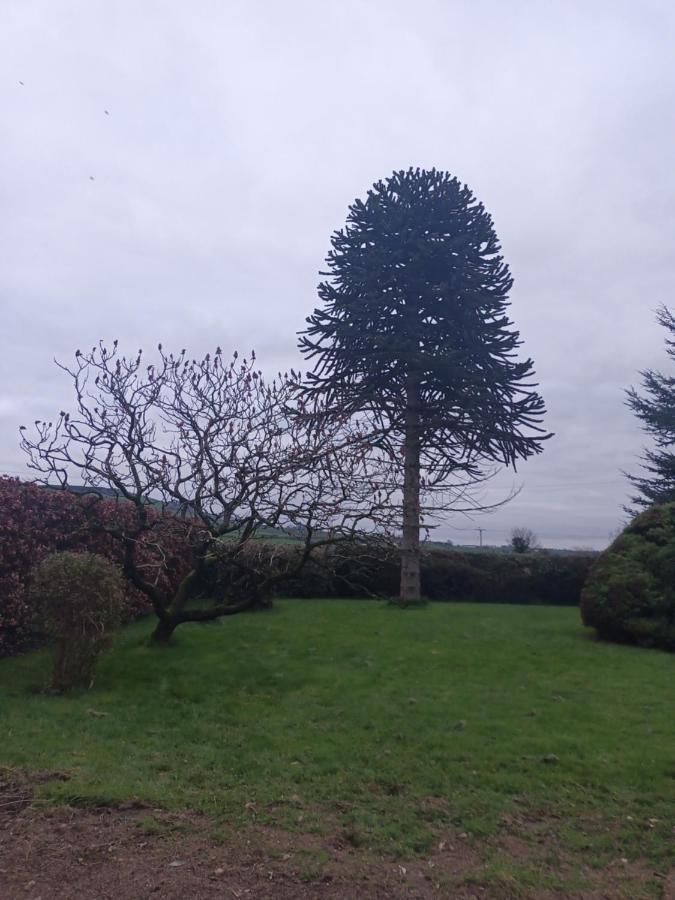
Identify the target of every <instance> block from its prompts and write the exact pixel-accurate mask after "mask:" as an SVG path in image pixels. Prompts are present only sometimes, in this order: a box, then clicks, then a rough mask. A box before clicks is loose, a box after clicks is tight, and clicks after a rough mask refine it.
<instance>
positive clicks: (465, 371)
mask: <svg viewBox="0 0 675 900" xmlns="http://www.w3.org/2000/svg"><path fill="white" fill-rule="evenodd" d="M331 243H332V250H331V251H330V252H329V254H328V257H327V260H326V262H327V264H328V271H326V272H322V273H321V274H322V275H325V276H327V280H325V281H323V282H322V283H321V284H320V285H319V298H320V299H321V300H322V301H323V306H322V307H321V308H318V309H315V311H314V313H313V315H311V316H310V317H309V318H308V319H307V328H306V330H305V331H304V332H303V333H302V335H301V338H300V348H301V351H302V352H303V354H304V355H305V357H306V358H307V359H309V360H313V361H314V368H313V371H312V372H311V373H309V374H308V378H307V382H306V394H307V395H308V397H310V398H312V399H313V400H314V401H315V402H316V404H317V407H316V408H317V409H319V410H320V411H321V414H322V415H327V416H331V415H337V416H349V415H352V414H355V413H358V412H364V411H366V412H368V413H371V414H373V415H375V416H376V417H377V418H378V420H379V422H380V424H381V426H382V428H383V429H385V431H386V435H387V437H386V440H385V441H384V442H383V444H384V445H386V449H387V450H388V452H390V453H395V452H396V453H399V454H400V457H399V458H400V459H401V463H402V469H403V471H402V490H403V506H402V519H401V531H402V542H401V549H402V554H401V557H402V562H401V602H402V604H404V605H405V604H408V603H410V602H413V601H416V600H418V599H419V597H420V593H421V590H420V513H421V509H420V479H421V475H422V473H423V474H424V477H425V484H426V487H427V488H428V487H429V486H430V485H432V486H434V487H436V488H437V489H439V488H442V487H443V485H444V484H447V483H448V481H449V480H451V479H452V478H455V477H457V475H458V474H459V473H462V475H463V476H464V477H468V478H469V479H475V480H479V479H482V478H484V477H485V473H486V466H488V465H493V464H494V463H502V464H505V465H513V466H515V463H516V461H517V460H518V459H525V458H526V457H528V456H530V455H531V454H533V453H538V452H539V451H540V450H541V448H542V444H541V442H542V440H543V438H544V437H545V435H544V433H543V429H542V428H541V427H540V426H541V422H542V416H543V413H544V403H543V400H542V398H541V397H540V396H539V394H538V393H536V392H535V391H533V390H532V388H533V387H535V385H533V384H532V383H531V382H530V379H531V376H532V374H533V367H532V361H531V360H530V359H527V360H525V361H524V362H520V361H518V360H517V359H516V348H517V347H518V346H519V345H520V343H521V341H520V338H519V334H518V332H517V331H515V330H513V329H512V328H511V327H510V326H511V322H510V321H509V319H508V318H507V316H506V313H505V310H506V308H507V306H508V305H509V301H508V293H509V290H510V289H511V286H512V283H513V282H512V278H511V275H510V272H509V269H508V266H507V265H506V263H505V262H504V260H503V258H502V256H501V254H500V249H501V248H500V245H499V242H498V239H497V236H496V234H495V231H494V228H493V224H492V218H491V217H490V216H489V215H488V213H487V212H486V210H485V208H484V207H483V205H482V204H481V203H479V202H478V201H477V200H476V199H475V197H474V196H473V194H472V192H471V191H470V190H469V188H468V187H466V186H465V185H462V184H461V183H460V182H459V181H458V180H457V178H454V177H452V176H451V175H449V174H448V173H447V172H441V171H437V170H435V169H431V170H421V169H412V168H411V169H408V170H407V171H399V172H395V173H394V174H393V175H392V176H391V177H390V178H388V179H387V180H386V181H378V182H377V183H376V184H375V185H373V188H372V189H371V190H370V191H369V192H368V196H367V199H366V200H365V201H362V200H355V201H354V203H353V204H352V205H351V206H350V207H349V214H348V217H347V224H346V227H345V228H344V229H342V230H340V231H337V232H335V233H334V234H333V236H332V240H331Z"/></svg>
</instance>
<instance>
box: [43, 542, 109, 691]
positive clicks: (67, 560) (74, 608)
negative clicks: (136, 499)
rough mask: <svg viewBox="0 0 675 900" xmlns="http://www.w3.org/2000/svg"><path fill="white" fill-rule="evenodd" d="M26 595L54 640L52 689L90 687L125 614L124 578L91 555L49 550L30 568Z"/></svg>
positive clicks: (103, 560) (104, 561) (44, 627)
mask: <svg viewBox="0 0 675 900" xmlns="http://www.w3.org/2000/svg"><path fill="white" fill-rule="evenodd" d="M31 596H32V599H33V602H34V604H35V610H36V617H37V619H38V623H39V625H40V627H41V628H42V629H43V630H44V631H45V632H46V633H47V634H48V635H49V636H50V637H51V638H53V640H54V645H55V647H54V668H53V671H52V681H51V688H52V689H53V690H55V691H67V690H70V689H71V688H74V687H89V686H90V685H91V683H92V680H93V675H94V668H95V666H96V662H97V660H98V658H99V656H100V655H101V653H102V652H103V651H104V650H105V649H106V648H107V647H108V646H109V645H110V641H111V632H112V630H113V629H114V628H116V627H118V626H119V624H120V622H121V620H122V615H123V612H124V606H125V598H124V579H123V578H122V575H121V573H120V571H119V569H118V568H117V567H116V566H115V565H114V564H113V563H111V562H110V561H109V560H107V559H106V558H105V557H103V556H98V555H97V554H95V553H70V552H64V553H54V554H53V555H52V556H48V557H47V558H46V559H44V560H43V561H42V562H41V563H40V564H39V565H38V566H37V568H36V569H35V572H34V576H33V581H32V586H31Z"/></svg>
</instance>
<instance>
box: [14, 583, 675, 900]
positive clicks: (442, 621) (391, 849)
mask: <svg viewBox="0 0 675 900" xmlns="http://www.w3.org/2000/svg"><path fill="white" fill-rule="evenodd" d="M151 627H152V622H150V621H145V622H140V623H137V624H136V625H135V626H133V627H131V628H129V629H128V630H126V631H125V632H124V634H122V635H121V636H120V637H119V639H118V640H117V643H116V646H115V648H114V650H113V651H112V652H111V653H110V654H109V656H108V657H107V658H106V659H105V661H104V662H103V663H102V664H101V666H100V669H99V674H98V677H97V680H96V684H95V686H94V687H93V689H92V690H91V691H89V692H87V693H85V694H80V695H78V696H75V697H72V698H61V697H51V696H46V695H44V694H42V693H40V689H41V687H42V685H44V683H45V681H46V679H47V673H48V666H49V658H48V655H47V654H46V653H45V652H39V653H35V654H32V655H29V656H26V657H21V658H17V659H8V660H3V661H1V662H0V717H1V720H2V742H1V744H0V766H8V767H15V768H20V769H24V770H29V771H30V770H50V771H54V770H58V771H59V772H61V773H65V774H67V775H69V776H70V777H69V780H51V781H47V782H46V783H45V784H44V785H42V787H41V788H40V790H41V796H42V797H45V798H55V799H58V800H60V801H67V802H70V803H77V804H96V803H103V804H111V803H118V802H123V801H128V800H130V799H136V800H139V801H143V802H147V803H148V804H150V806H151V807H158V808H160V807H161V808H164V809H169V810H178V809H192V810H198V811H201V812H204V813H207V814H208V815H209V816H212V817H213V819H214V822H215V823H216V824H217V823H218V822H228V823H232V822H234V823H236V824H237V825H239V826H241V827H249V826H254V825H255V826H256V827H258V826H260V825H261V824H268V825H276V826H281V827H283V828H286V829H291V830H293V831H303V832H308V831H311V832H316V833H318V834H322V833H323V834H328V833H334V834H337V835H339V836H340V839H341V840H342V841H343V842H345V841H346V842H347V843H349V844H351V845H352V846H354V847H355V848H359V850H360V851H364V852H377V853H380V854H386V855H389V856H391V857H408V856H414V855H415V854H424V853H427V852H428V851H429V848H430V847H432V846H435V845H436V844H437V843H438V841H439V840H441V839H442V838H443V837H444V836H447V835H452V836H454V837H455V838H457V836H458V835H459V836H461V840H463V841H467V842H469V843H470V844H471V845H472V846H474V847H475V848H476V849H477V852H479V854H480V856H481V859H482V864H481V868H480V874H476V875H475V876H471V877H472V878H473V879H474V882H475V881H476V880H478V881H480V880H481V879H482V880H483V881H484V883H486V884H489V883H491V881H492V882H494V883H499V884H509V885H511V887H512V888H513V890H514V891H515V892H516V893H515V894H514V896H519V894H518V893H517V891H519V890H523V891H525V890H527V889H528V886H529V887H531V886H532V885H533V884H541V883H542V881H541V879H542V878H545V879H547V881H546V884H547V885H548V886H549V887H550V888H551V889H552V890H553V889H557V890H563V889H568V888H569V889H571V888H572V887H574V888H575V889H578V890H582V889H583V885H584V883H585V882H584V878H590V877H591V876H590V875H589V873H588V871H587V869H588V867H590V869H591V870H592V869H596V870H598V871H600V870H604V869H607V871H610V870H611V867H612V866H614V865H618V864H619V862H618V861H619V860H624V863H623V865H626V864H628V865H632V864H633V863H635V864H639V865H640V866H641V867H642V868H641V870H640V871H641V872H646V873H647V874H646V875H644V874H641V875H640V879H639V885H638V887H636V886H635V885H632V886H631V887H630V889H631V891H632V894H631V895H632V896H643V895H644V896H660V894H659V890H660V889H661V887H660V886H661V885H662V884H663V881H662V879H663V873H664V871H666V870H667V868H668V866H669V865H670V864H671V863H670V862H669V860H668V853H669V849H672V840H673V830H672V829H673V826H674V825H675V821H673V803H674V801H675V793H674V790H673V787H674V783H675V782H674V780H673V779H674V777H675V760H674V757H673V750H674V745H675V729H674V725H673V710H674V709H675V677H674V675H675V672H674V667H673V658H672V657H670V656H668V655H666V654H664V653H660V652H657V651H647V650H639V649H634V648H631V647H621V646H613V645H607V644H599V643H596V642H595V641H594V640H592V638H591V636H590V635H589V633H588V632H587V631H585V630H584V629H583V628H582V627H581V625H580V624H579V613H578V610H575V609H567V608H550V607H532V606H527V607H521V606H508V607H505V606H492V605H469V604H432V605H430V606H428V607H426V608H424V609H417V610H410V611H401V610H398V609H395V608H391V607H388V606H386V605H384V604H381V603H376V602H366V601H282V602H279V603H278V604H277V606H276V608H275V609H274V610H272V611H271V612H266V613H256V614H248V615H241V616H236V617H232V618H229V619H226V620H223V621H222V622H221V623H218V624H210V625H201V626H199V625H188V626H182V627H181V628H180V629H179V631H178V632H177V633H176V636H175V645H174V646H171V647H169V648H159V649H158V648H150V647H149V646H147V644H146V638H147V635H148V633H149V631H150V629H151ZM505 835H510V836H511V837H512V838H513V839H517V840H518V841H520V842H521V843H524V844H525V845H526V846H530V847H531V848H532V854H531V855H529V856H528V855H527V854H526V855H525V856H523V857H522V858H519V860H518V861H516V860H515V858H514V856H513V855H512V854H511V853H510V851H509V845H508V841H507V842H505V840H504V836H505ZM542 853H543V854H545V857H546V863H545V865H544V861H543V859H544V857H543V856H542ZM608 867H609V868H608ZM544 870H545V873H546V874H545V875H543V874H542V872H544ZM584 872H585V873H586V874H584ZM653 872H656V873H657V874H656V875H653V876H652V874H650V873H653ZM448 877H449V876H448ZM463 877H465V876H463ZM627 884H629V882H627ZM629 886H630V884H629ZM636 891H637V893H636ZM505 896H510V894H508V895H506V894H505ZM612 896H614V895H612Z"/></svg>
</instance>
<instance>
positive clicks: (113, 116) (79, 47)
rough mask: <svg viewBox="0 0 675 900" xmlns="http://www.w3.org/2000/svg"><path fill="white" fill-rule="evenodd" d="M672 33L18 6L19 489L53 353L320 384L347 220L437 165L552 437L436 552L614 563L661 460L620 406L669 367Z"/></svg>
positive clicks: (500, 16)
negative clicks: (662, 318) (522, 549)
mask: <svg viewBox="0 0 675 900" xmlns="http://www.w3.org/2000/svg"><path fill="white" fill-rule="evenodd" d="M674 32H675V11H674V10H673V7H672V4H670V3H668V2H665V0H663V2H657V0H650V2H642V3H640V4H635V3H628V2H619V3H617V2H610V0H600V2H596V3H593V4H587V3H585V2H581V0H576V2H569V3H547V4H544V3H542V4H535V5H533V4H532V3H529V2H525V0H520V2H513V3H509V4H503V3H499V2H496V0H493V2H486V3H483V4H479V5H477V4H468V3H454V2H453V3H449V2H446V0H419V2H418V3H416V4H414V5H411V4H409V3H407V2H403V0H395V2H385V0H373V2H371V3H367V4H366V3H362V2H357V0H351V2H350V0H344V2H342V3H340V4H334V3H321V4H319V3H312V2H300V0H289V2H286V3H284V4H273V3H269V2H263V0H257V2H255V0H253V2H251V0H247V2H244V0H232V2H228V3H220V2H215V0H212V2H209V0H201V2H197V3H194V4H191V5H190V6H189V7H188V6H186V5H185V4H183V3H178V2H173V0H167V2H164V3H162V4H154V3H147V4H140V5H139V4H133V3H131V2H129V0H120V2H118V3H115V4H109V3H107V2H104V0H98V2H92V0H87V2H85V0H70V2H68V0H35V2H32V3H30V4H27V3H25V2H22V0H5V3H4V4H3V7H2V10H1V11H0V107H1V109H2V116H1V117H0V130H1V133H0V171H1V172H2V173H3V174H2V182H1V184H0V202H1V203H2V208H3V213H4V215H3V218H2V220H1V221H0V302H1V303H2V310H3V324H4V329H3V339H2V352H1V353H0V387H1V393H0V428H1V431H0V468H2V469H5V470H9V471H20V470H21V468H22V467H23V465H24V462H23V459H22V457H21V455H20V453H19V451H18V449H17V437H16V429H17V427H18V425H19V424H20V422H21V421H22V420H24V419H25V420H28V421H30V420H32V419H33V418H36V417H38V416H42V415H46V416H48V415H49V414H50V413H51V412H52V411H53V410H55V409H58V408H60V407H61V406H63V405H65V404H66V403H67V401H68V394H67V389H68V385H67V382H66V381H65V380H63V379H61V378H59V377H58V375H57V373H56V371H55V369H54V365H53V362H52V358H53V357H54V356H57V357H59V358H61V359H67V358H68V357H69V356H70V354H72V352H73V350H74V349H75V348H76V347H77V346H79V345H85V346H88V345H91V344H92V343H94V342H95V341H97V340H98V339H99V338H105V339H112V338H113V337H117V338H119V339H120V342H121V344H122V345H123V346H125V347H128V348H129V349H130V350H131V351H134V350H135V349H136V348H137V347H138V346H144V347H152V346H153V345H154V344H155V343H156V342H157V340H160V339H161V340H162V341H163V342H164V343H165V345H167V346H176V347H177V348H179V347H181V346H188V347H189V348H190V349H191V351H192V352H194V353H198V352H201V351H205V350H206V349H208V348H209V347H212V346H213V345H214V344H216V343H220V344H221V345H222V346H223V347H224V348H229V347H232V348H233V347H235V346H238V347H241V348H242V349H248V348H249V347H250V346H255V347H256V349H257V351H258V354H259V358H260V360H261V363H262V364H263V366H264V367H266V368H269V369H270V370H272V371H275V370H276V369H277V368H279V367H285V366H290V365H294V366H296V367H298V365H299V360H298V357H297V353H296V349H295V332H296V331H297V330H298V329H300V328H301V327H302V324H303V320H304V317H305V316H306V315H307V314H308V313H309V312H310V311H311V309H312V308H313V306H314V304H315V302H316V299H315V298H316V293H315V289H316V284H317V282H318V280H319V277H318V270H319V269H320V268H321V267H322V262H323V258H324V256H325V254H326V251H327V249H328V246H329V238H330V234H331V231H332V230H333V229H335V228H338V227H340V226H341V225H342V224H343V222H344V218H345V214H346V209H347V205H348V203H349V202H351V200H352V199H353V198H354V197H356V196H361V195H363V194H364V193H365V191H366V190H367V189H368V187H369V186H370V184H371V183H372V182H373V181H374V180H376V179H377V178H380V177H385V176H386V175H388V174H389V172H390V171H391V170H392V169H394V168H400V167H405V166H408V165H423V166H431V165H436V166H438V167H443V168H447V169H449V170H450V171H452V172H453V173H455V174H457V175H458V176H459V177H460V178H462V179H463V180H465V181H467V183H469V184H470V185H471V187H472V188H473V189H474V190H475V192H476V194H477V195H478V196H479V197H480V198H481V199H482V200H483V201H484V202H485V204H486V206H487V207H488V209H489V210H490V211H491V212H492V213H493V216H494V219H495V223H496V227H497V231H498V233H499V234H500V237H501V239H502V243H503V246H504V252H505V255H506V258H507V260H508V261H509V263H510V265H511V267H512V270H513V274H514V276H515V279H516V283H515V288H514V292H513V318H514V321H515V323H516V325H517V326H518V327H519V328H520V330H521V332H522V335H523V338H524V342H525V343H524V346H523V352H524V353H526V354H527V355H532V356H533V357H534V359H535V362H536V367H537V371H538V375H539V378H540V381H541V388H542V391H543V393H544V395H545V397H546V400H547V403H548V406H549V410H550V412H549V418H548V423H547V424H548V426H549V427H550V428H551V429H552V430H553V431H555V432H556V437H555V438H554V439H553V440H552V441H551V442H550V444H549V446H547V447H546V449H545V452H544V453H543V454H542V456H541V457H538V458H537V459H534V460H532V461H531V462H529V463H528V464H527V465H525V466H523V468H522V471H519V472H518V473H517V474H516V475H515V476H514V475H513V473H502V474H501V475H500V476H499V478H498V479H497V480H496V481H495V483H494V484H493V485H491V486H490V488H489V492H490V493H489V496H490V497H492V496H495V497H496V496H501V495H502V494H503V493H504V492H507V491H508V489H509V487H510V486H511V485H512V484H513V483H515V484H522V485H523V489H522V491H521V493H520V495H519V496H518V497H517V498H516V499H515V500H513V501H512V503H510V504H509V505H508V506H506V507H504V508H503V509H501V510H499V511H498V512H496V513H494V514H493V515H491V516H488V517H485V518H484V519H482V520H481V521H480V522H476V523H474V522H467V521H466V520H465V519H464V518H462V517H458V519H457V521H454V520H453V521H450V522H449V523H448V524H447V526H446V529H445V530H444V531H443V532H442V533H443V534H445V535H446V536H448V537H450V538H452V539H458V540H460V541H461V540H463V539H464V538H466V540H467V541H475V540H476V533H475V531H473V532H472V531H471V529H473V528H474V527H476V526H477V525H478V524H480V525H481V527H485V528H486V529H487V533H486V538H487V539H488V540H494V541H495V542H501V541H504V540H506V539H507V538H508V533H509V531H510V529H511V528H512V527H513V526H515V525H526V526H529V527H532V528H534V529H535V530H536V531H538V532H539V533H540V535H541V537H542V539H543V540H544V543H548V544H551V545H556V544H566V545H580V544H593V545H594V546H601V545H603V544H604V543H606V541H607V538H608V534H609V532H610V531H612V530H614V528H616V526H617V525H618V524H619V523H620V521H621V519H622V511H621V506H622V504H623V503H624V502H625V500H626V496H627V488H626V485H625V481H624V480H623V479H622V476H621V474H620V473H621V469H634V468H635V465H636V457H637V454H638V453H639V451H640V447H641V445H642V437H641V435H640V434H639V432H638V430H637V428H636V423H635V422H634V421H633V420H632V418H631V416H630V413H629V412H628V411H627V410H626V409H625V407H624V405H623V389H624V388H625V387H626V386H627V385H628V384H630V383H635V382H636V381H637V375H636V372H637V370H638V369H639V368H644V367H646V366H654V365H658V364H659V363H660V362H661V361H662V360H663V359H664V357H663V352H662V337H663V336H662V335H661V334H660V333H659V330H658V328H657V326H656V325H655V324H654V322H653V315H652V311H653V310H654V308H655V307H656V306H657V305H658V303H659V302H664V301H665V302H670V301H672V296H671V295H672V289H671V285H672V284H673V281H674V275H675V271H674V270H675V258H674V257H673V254H672V248H671V240H672V238H671V235H672V233H673V225H674V224H675V223H674V222H673V219H674V218H675V171H674V170H673V167H672V151H673V145H674V139H675V116H674V115H673V112H674V111H675V110H674V108H675V72H674V69H675V64H674V63H673V57H672V46H673V37H674ZM20 81H22V82H24V84H23V85H20V84H19V82H20ZM106 110H107V114H106ZM91 177H93V179H94V180H93V181H92V180H90V179H91ZM453 528H462V529H466V530H463V531H461V532H460V531H455V530H453Z"/></svg>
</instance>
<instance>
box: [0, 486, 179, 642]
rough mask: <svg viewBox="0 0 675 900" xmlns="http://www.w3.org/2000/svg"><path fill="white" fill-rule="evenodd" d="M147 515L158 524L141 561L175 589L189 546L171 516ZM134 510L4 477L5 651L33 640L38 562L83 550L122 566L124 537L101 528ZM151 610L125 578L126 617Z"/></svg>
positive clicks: (0, 504)
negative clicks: (31, 593) (32, 593)
mask: <svg viewBox="0 0 675 900" xmlns="http://www.w3.org/2000/svg"><path fill="white" fill-rule="evenodd" d="M150 514H151V516H152V517H153V519H154V521H155V525H156V527H155V528H154V529H153V531H152V532H150V533H149V534H145V535H143V536H142V537H141V539H140V540H139V542H138V545H137V549H136V554H137V560H139V561H140V562H141V564H142V565H145V566H146V567H147V571H148V572H151V573H152V577H153V579H154V578H155V577H157V578H158V583H159V585H160V587H161V588H164V589H166V590H167V591H172V590H173V589H175V586H176V584H177V583H178V582H179V580H180V579H181V578H182V577H183V574H184V573H185V571H187V569H188V567H189V566H190V563H191V553H190V548H189V545H188V543H187V541H186V540H185V539H184V536H183V531H182V529H181V528H180V527H177V526H176V527H174V523H173V520H172V519H171V518H170V517H165V516H162V515H161V514H160V513H152V512H151V513H150ZM134 516H135V510H134V508H133V507H132V506H131V505H130V504H126V503H123V502H122V503H118V502H116V501H114V500H101V501H97V502H96V503H95V504H94V505H93V507H92V499H91V497H89V498H87V497H82V496H78V495H76V494H71V493H68V492H65V491H55V490H50V489H48V488H45V487H42V486H40V485H36V484H31V483H26V482H22V481H19V480H18V479H16V478H7V477H0V656H6V655H9V654H10V653H15V652H18V651H19V650H20V649H21V648H22V647H24V646H26V644H29V643H30V642H31V641H32V640H33V639H34V630H33V629H34V623H33V618H34V617H33V612H32V610H31V607H30V601H29V599H28V590H27V589H28V586H29V582H30V576H31V572H32V570H33V569H34V567H35V566H36V565H37V563H39V562H40V561H41V560H42V559H44V558H45V557H46V556H49V555H50V554H52V553H56V552H59V551H62V550H78V551H89V552H91V553H98V554H101V555H102V556H105V557H107V558H108V559H110V560H111V561H112V562H115V563H118V564H121V563H122V559H123V555H122V554H123V550H122V546H121V544H120V542H119V541H117V540H116V539H115V538H113V537H111V536H110V535H109V534H107V533H105V532H103V531H101V530H99V529H100V526H102V525H115V524H122V525H125V524H126V525H127V526H129V525H131V524H132V523H133V517H134ZM148 609H149V606H148V601H147V598H146V597H145V595H144V594H142V593H141V592H140V591H138V590H137V589H136V588H134V587H133V586H132V585H131V584H129V583H128V582H127V591H126V614H125V617H126V618H127V619H131V618H133V617H134V616H136V615H138V614H140V613H141V612H144V611H147V610H148Z"/></svg>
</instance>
